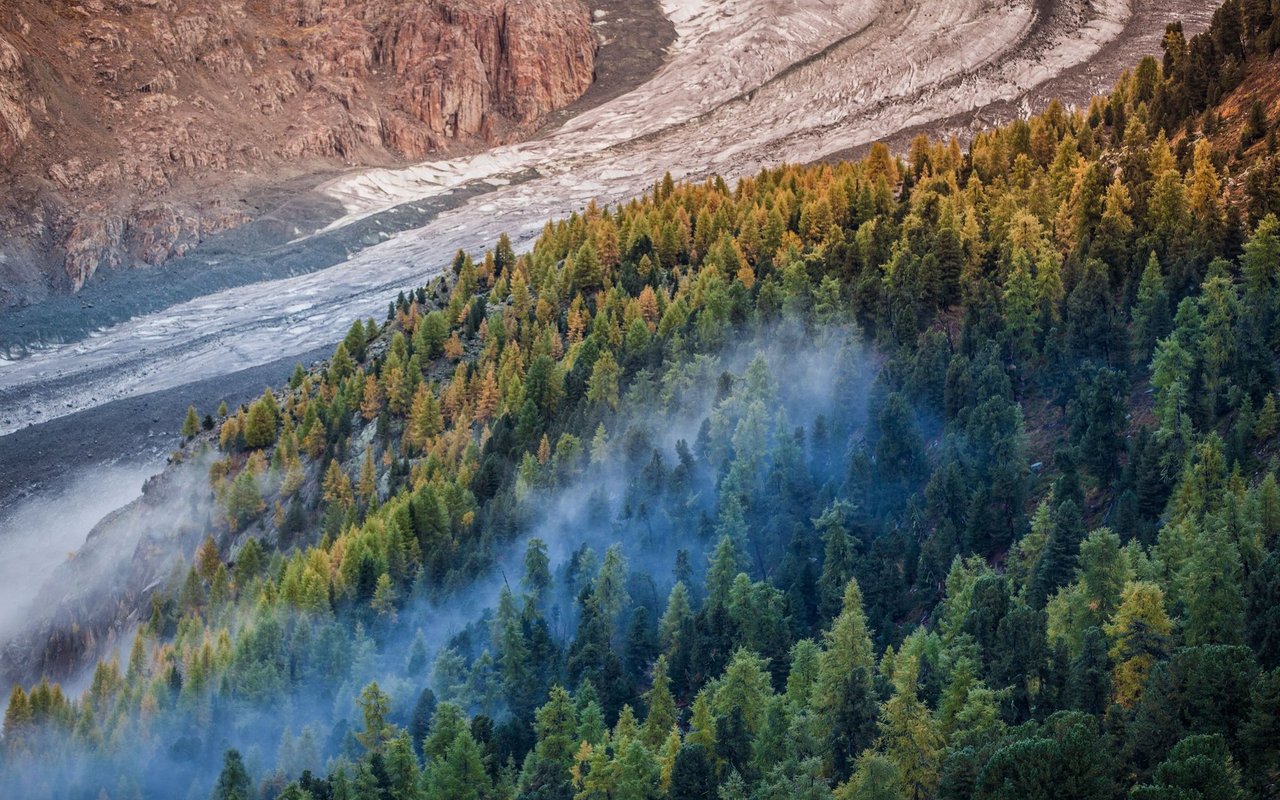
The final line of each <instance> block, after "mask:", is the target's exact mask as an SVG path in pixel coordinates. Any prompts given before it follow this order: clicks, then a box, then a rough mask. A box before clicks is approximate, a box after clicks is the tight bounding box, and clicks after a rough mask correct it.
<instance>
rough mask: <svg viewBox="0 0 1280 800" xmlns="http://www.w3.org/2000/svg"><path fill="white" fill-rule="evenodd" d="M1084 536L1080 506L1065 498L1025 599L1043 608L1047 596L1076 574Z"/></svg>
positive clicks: (1055, 517)
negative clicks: (1077, 558) (1077, 559)
mask: <svg viewBox="0 0 1280 800" xmlns="http://www.w3.org/2000/svg"><path fill="white" fill-rule="evenodd" d="M1084 535H1085V532H1084V521H1083V520H1082V519H1081V518H1080V509H1079V508H1078V507H1077V506H1076V504H1075V503H1073V502H1071V501H1070V500H1064V501H1063V502H1062V503H1060V504H1059V505H1058V508H1057V509H1056V510H1055V511H1054V514H1053V528H1052V530H1051V531H1050V532H1049V539H1048V541H1047V542H1046V543H1045V547H1044V550H1042V551H1041V552H1040V558H1039V559H1038V560H1037V561H1036V566H1035V571H1034V572H1033V573H1032V575H1031V585H1030V587H1029V588H1028V591H1027V601H1028V603H1030V604H1031V606H1032V607H1033V608H1040V607H1043V606H1044V604H1045V602H1047V601H1048V599H1049V596H1050V595H1051V594H1053V592H1054V591H1055V590H1057V588H1058V587H1059V586H1064V585H1066V583H1067V582H1068V581H1069V580H1070V579H1071V577H1072V576H1073V575H1074V574H1075V568H1076V557H1077V555H1078V553H1079V550H1080V543H1081V541H1083V540H1084Z"/></svg>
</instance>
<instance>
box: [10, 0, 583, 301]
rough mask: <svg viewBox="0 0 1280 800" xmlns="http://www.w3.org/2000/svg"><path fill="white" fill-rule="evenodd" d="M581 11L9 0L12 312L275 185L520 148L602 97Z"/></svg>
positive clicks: (478, 0)
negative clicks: (567, 111)
mask: <svg viewBox="0 0 1280 800" xmlns="http://www.w3.org/2000/svg"><path fill="white" fill-rule="evenodd" d="M595 50H596V40H595V36H594V34H593V32H592V30H591V25H590V18H589V11H588V9H587V7H586V5H585V4H584V3H582V2H581V0H427V2H422V0H364V1H362V2H357V0H113V1H112V2H107V1H106V0H13V2H10V3H6V4H5V5H4V6H3V7H0V181H2V182H3V183H4V184H5V185H6V187H7V190H6V191H4V192H2V193H0V305H8V304H12V303H15V302H24V301H27V300H31V299H36V298H38V297H39V296H41V295H42V294H46V293H48V292H51V291H62V290H77V289H79V288H80V287H81V286H83V285H84V283H85V281H86V280H88V279H89V278H90V277H91V276H92V275H93V274H94V273H95V271H97V270H98V269H101V268H104V267H129V266H137V265H146V264H159V263H162V262H163V261H165V260H166V259H168V258H171V257H173V256H175V255H180V254H182V253H184V252H186V251H187V250H188V249H190V248H191V247H192V246H193V245H195V244H196V243H198V242H199V241H200V240H201V238H202V237H203V236H205V235H207V234H209V233H211V232H215V231H218V230H222V229H225V228H227V227H230V226H233V225H236V224H238V223H240V222H243V221H245V220H247V219H249V218H250V217H251V216H252V213H253V209H252V207H251V206H250V205H249V204H247V203H244V202H243V198H244V197H245V196H246V194H247V193H248V192H249V191H250V190H252V189H253V188H254V187H258V186H265V185H268V184H270V183H271V182H272V181H274V180H279V179H281V178H282V177H290V176H296V175H301V174H306V173H308V172H316V171H332V170H334V169H339V168H342V167H345V166H352V165H372V164H390V163H397V162H401V161H405V160H413V159H419V158H422V157H424V156H426V155H428V154H432V153H438V152H443V151H454V150H466V149H475V148H479V147H484V146H491V145H494V144H498V143H502V142H507V141H511V140H513V139H516V138H519V137H520V136H521V135H522V134H526V133H528V132H529V131H531V130H532V129H533V128H534V127H535V126H536V124H537V123H538V121H539V120H540V119H541V118H542V117H543V116H544V115H546V114H547V113H548V112H550V111H553V110H555V109H558V108H561V107H563V106H565V105H567V104H569V103H570V102H572V101H573V100H574V99H576V98H577V97H578V96H579V95H580V94H581V93H582V92H583V91H584V90H585V89H586V88H587V86H588V85H590V83H591V80H592V75H593V68H594V60H595Z"/></svg>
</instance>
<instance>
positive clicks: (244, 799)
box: [6, 726, 253, 800]
mask: <svg viewBox="0 0 1280 800" xmlns="http://www.w3.org/2000/svg"><path fill="white" fill-rule="evenodd" d="M6 728H7V726H6ZM252 797H253V783H252V781H251V780H250V778H249V773H248V771H247V770H245V768H244V761H243V760H242V759H241V757H240V752H239V751H238V750H228V751H226V752H225V753H223V755H222V772H221V773H220V774H219V775H218V782H217V783H216V784H215V785H214V787H213V800H251V798H252Z"/></svg>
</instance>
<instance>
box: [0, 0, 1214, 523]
mask: <svg viewBox="0 0 1280 800" xmlns="http://www.w3.org/2000/svg"><path fill="white" fill-rule="evenodd" d="M1213 5H1214V4H1213V3H1212V2H1211V1H1210V0H1160V2H1157V3H1152V4H1144V5H1142V6H1138V7H1135V6H1133V5H1131V4H1130V3H1129V2H1127V0H1092V1H1087V0H1004V1H1002V2H997V1H996V0H963V2H956V3H947V4H937V3H929V2H925V0H874V2H866V3H848V2H846V3H840V2H827V1H824V0H753V1H752V2H746V1H745V0H698V2H695V3H677V2H674V0H666V2H665V6H666V7H665V12H666V14H667V16H668V18H669V19H670V21H671V23H672V24H673V25H674V27H675V30H676V40H675V42H674V44H673V45H672V46H671V48H670V50H669V51H668V54H667V58H666V60H665V62H663V63H662V64H661V65H660V66H656V65H653V64H649V65H645V64H643V63H641V62H642V61H643V57H642V55H641V51H642V50H643V45H644V43H646V42H648V43H652V42H656V41H658V40H659V39H660V38H661V37H660V36H658V35H657V34H655V32H654V30H653V26H652V25H648V24H637V23H636V22H635V20H628V19H622V18H620V17H617V15H616V14H615V17H606V18H605V19H604V24H603V25H602V30H603V31H605V33H606V35H607V36H608V35H613V34H612V33H611V29H610V25H613V26H615V28H616V29H619V30H627V29H630V31H631V32H630V33H628V34H627V36H629V37H630V39H628V41H629V42H630V44H629V45H628V46H627V47H626V48H621V52H624V53H625V55H624V56H623V58H624V59H639V60H638V61H636V60H633V61H630V62H625V61H624V63H629V64H630V67H629V68H635V69H640V68H651V67H655V66H656V72H655V73H654V74H653V77H652V78H651V79H650V80H649V81H647V82H645V83H643V84H642V85H640V86H634V87H626V86H625V85H623V84H621V83H619V81H621V78H620V77H619V74H621V73H616V72H615V73H609V74H610V75H612V77H608V78H607V80H605V79H602V81H601V84H600V88H598V89H594V90H593V91H594V92H595V95H594V96H591V95H589V96H588V97H587V98H584V100H583V101H582V103H581V105H579V106H577V107H575V108H573V109H571V111H572V112H573V113H574V114H575V115H574V116H572V117H571V118H570V119H568V120H567V121H565V122H564V123H563V124H561V125H560V126H559V127H558V128H556V129H555V130H552V131H550V132H548V133H546V134H545V135H544V136H542V137H541V138H539V139H537V140H535V141H532V142H527V143H524V144H520V145H515V146H510V147H504V148H498V149H496V150H493V151H490V152H488V153H484V154H481V155H477V156H473V157H469V158H464V159H457V160H445V161H439V162H432V163H428V164H423V165H419V166H416V167H411V168H408V169H402V170H375V171H369V172H364V173H360V174H355V175H350V176H343V177H339V178H337V179H335V180H332V181H330V182H328V183H327V184H325V185H324V186H322V187H321V189H320V192H321V195H319V196H313V197H314V199H313V200H312V201H309V202H310V203H311V205H305V207H303V208H301V209H300V210H299V208H298V206H297V205H296V204H295V205H294V206H293V209H294V211H295V212H296V213H297V214H298V215H299V218H298V219H294V220H292V222H291V224H298V225H301V226H304V229H305V224H306V223H308V222H311V223H312V224H315V223H314V219H315V217H314V215H316V214H319V215H321V218H322V219H331V218H332V217H333V216H336V215H338V214H341V217H340V218H338V219H337V220H336V221H333V222H332V223H331V224H329V225H328V228H327V229H326V231H325V232H321V233H318V234H316V235H313V236H311V237H306V238H303V239H301V240H298V241H294V242H291V243H288V244H284V245H281V244H279V243H276V244H275V245H274V246H273V247H270V248H264V250H263V251H262V253H261V255H259V256H257V257H255V254H254V253H253V252H249V251H251V250H252V247H251V246H249V247H248V248H247V250H246V246H245V245H244V243H241V244H240V247H239V251H240V256H242V257H243V264H242V265H241V266H242V269H241V273H238V277H237V276H233V278H232V279H231V283H232V284H233V285H232V287H231V288H225V289H221V290H219V291H209V293H207V294H205V293H203V292H202V290H201V284H200V282H199V281H200V278H199V277H197V278H195V279H192V280H191V282H189V284H188V288H189V290H190V292H191V294H190V295H189V296H188V297H186V298H181V301H180V302H173V301H166V302H173V304H172V305H170V306H169V307H167V308H162V309H161V310H155V309H156V306H146V305H145V304H144V305H143V306H142V307H141V308H140V309H135V310H133V311H129V312H128V313H129V314H134V316H132V317H131V318H127V319H126V321H123V322H119V323H118V324H114V325H112V326H110V327H106V328H103V329H100V330H96V331H93V332H92V333H90V334H89V335H88V336H87V337H85V338H83V339H82V340H80V341H74V342H71V343H68V344H64V345H59V346H54V347H49V348H47V349H42V350H37V351H36V352H34V354H32V355H30V356H29V357H26V358H22V359H18V360H14V361H6V360H0V518H2V517H3V515H4V509H5V507H6V506H8V505H10V504H11V503H12V502H13V501H14V500H15V499H16V498H17V497H19V496H24V495H32V494H34V495H42V494H46V493H48V492H51V491H53V490H54V489H55V488H56V485H57V481H58V480H59V479H60V477H61V476H62V475H63V474H64V471H65V467H66V465H68V464H85V463H109V462H112V461H115V460H117V459H120V458H122V457H123V458H126V459H134V458H138V459H141V460H143V461H144V462H147V463H159V462H160V461H162V459H163V456H164V454H165V453H166V452H167V450H168V447H169V445H170V443H171V439H172V438H174V437H176V430H177V426H178V424H179V422H180V419H181V413H182V411H183V410H184V409H185V408H186V406H187V405H188V404H189V403H195V404H196V405H197V406H198V407H199V408H200V411H201V413H205V412H206V411H208V410H211V406H213V405H216V403H217V402H218V401H219V400H220V399H223V398H226V399H228V400H232V401H235V400H237V399H240V398H241V397H247V396H250V395H252V394H254V393H256V392H257V391H259V390H260V389H261V387H262V386H263V385H264V384H270V383H278V382H280V381H281V380H282V379H283V378H284V376H285V375H286V374H287V372H288V371H289V369H291V367H292V365H293V364H294V363H295V362H296V361H299V360H301V361H306V360H307V359H308V358H310V357H313V356H314V354H316V353H319V352H324V351H327V350H328V349H330V348H331V346H332V344H333V342H335V341H336V340H337V339H338V338H339V337H340V336H341V334H342V332H343V331H345V329H346V328H347V326H348V325H349V324H350V321H351V320H352V319H353V318H355V317H357V316H359V317H364V316H374V317H377V318H381V316H382V315H383V313H384V312H385V309H386V304H387V301H388V300H389V299H390V298H391V297H393V296H394V295H395V293H396V292H397V291H398V290H400V289H402V288H404V287H406V286H413V285H418V284H421V283H422V282H424V280H425V278H426V277H427V276H429V275H431V274H433V273H436V272H438V271H439V270H440V269H442V268H443V267H444V265H445V264H446V263H447V262H448V260H449V259H450V258H451V255H452V253H453V252H454V251H455V250H456V249H458V248H465V249H469V250H474V249H477V248H479V247H481V246H483V245H484V244H486V243H489V242H492V241H493V240H494V239H495V238H496V237H497V235H498V233H499V232H502V231H507V232H509V233H510V234H511V235H512V236H513V238H514V239H516V241H517V245H519V244H520V243H523V242H528V241H529V240H530V239H531V238H532V236H533V235H535V234H536V233H537V232H538V231H539V230H540V229H541V226H542V224H543V222H545V221H546V220H547V219H548V218H553V217H558V216H562V215H565V214H568V213H570V212H572V211H574V210H577V209H579V208H582V207H583V206H585V205H586V204H587V203H589V202H591V201H595V202H599V203H614V202H618V201H621V200H624V199H626V198H629V197H632V196H635V195H637V194H639V193H642V192H644V191H645V190H646V189H648V188H649V187H650V186H651V185H652V184H653V183H654V182H655V181H656V180H658V179H659V178H660V177H661V176H662V174H663V173H664V172H665V171H667V170H670V171H671V172H672V174H673V175H675V176H676V177H677V178H699V177H702V176H705V175H708V174H711V173H718V174H721V175H724V176H725V177H726V178H733V177H737V176H741V175H745V174H750V173H753V172H755V171H757V170H759V169H760V168H762V167H765V166H769V165H773V164H777V163H781V162H808V161H814V160H819V159H822V158H824V157H829V156H830V155H831V154H834V153H842V152H849V151H850V150H851V149H855V148H858V147H859V146H863V145H865V144H866V143H868V142H870V141H873V140H877V139H885V138H888V139H890V140H893V141H903V137H905V136H907V135H909V134H911V133H914V132H916V131H919V130H926V131H930V132H955V133H960V134H963V133H964V132H965V131H966V130H968V129H970V128H971V127H972V126H976V125H986V124H990V123H992V122H995V121H999V120H1001V119H1007V118H1009V117H1011V116H1014V115H1016V114H1020V113H1023V112H1025V111H1027V110H1028V109H1030V108H1035V107H1038V106H1039V105H1041V104H1042V103H1043V102H1044V101H1045V100H1046V98H1047V97H1050V96H1057V97H1061V98H1062V99H1064V100H1065V101H1067V102H1075V103H1084V102H1086V101H1087V98H1088V97H1089V96H1090V95H1091V94H1093V93H1094V92H1096V91H1098V90H1100V89H1102V88H1103V87H1105V86H1107V85H1110V83H1111V82H1112V81H1113V80H1114V79H1115V77H1116V76H1117V75H1118V74H1119V72H1120V71H1121V70H1122V69H1124V68H1126V67H1127V66H1129V65H1131V64H1132V63H1134V61H1136V59H1137V58H1138V57H1139V56H1140V55H1141V54H1143V53H1147V52H1158V49H1159V39H1160V35H1161V33H1162V32H1163V29H1164V25H1165V24H1166V22H1168V21H1169V20H1172V19H1175V18H1180V19H1182V20H1184V23H1185V25H1186V28H1187V29H1188V32H1194V31H1196V30H1200V29H1202V28H1203V27H1205V26H1206V25H1207V22H1208V17H1209V15H1210V14H1211V12H1212V8H1213ZM620 8H621V6H620ZM619 13H620V12H619ZM637 36H639V37H640V38H639V39H636V37H637ZM623 38H625V37H623ZM604 69H605V68H604V67H602V70H604ZM602 74H604V73H602ZM606 77H607V76H606ZM624 90H625V91H624ZM593 102H594V103H598V105H594V106H593V105H592V103H593ZM287 205H288V204H282V206H287ZM339 206H340V207H341V210H338V208H339ZM325 215H327V216H325ZM321 224H323V223H321ZM250 245H251V242H250ZM348 256H349V257H348ZM209 257H210V256H209V253H208V251H197V252H196V254H195V255H194V257H193V258H192V259H189V260H191V261H192V266H191V269H192V270H195V274H197V275H198V274H199V267H200V266H201V264H200V263H199V262H200V259H202V258H209ZM203 266H204V267H206V268H209V267H211V266H213V265H203ZM129 277H130V279H131V281H132V282H133V284H134V285H131V286H130V287H129V288H130V290H133V291H136V290H137V289H138V287H139V286H141V287H143V288H145V284H146V283H147V282H148V280H150V279H151V278H152V276H149V275H145V274H142V273H139V274H137V275H131V276H129ZM264 279H267V280H264ZM253 281H257V282H253ZM235 283H242V284H244V285H234V284H235ZM81 302H82V301H81V300H73V301H69V303H71V304H74V305H75V306H80V305H81ZM59 313H61V314H64V316H65V317H66V318H68V319H70V318H73V317H78V316H81V315H83V316H85V317H86V318H88V319H93V318H94V317H93V316H92V315H94V314H95V313H97V312H96V311H95V310H94V309H89V308H81V309H78V311H77V309H72V308H71V307H70V305H69V306H68V308H67V309H62V310H59ZM0 322H5V324H9V325H10V326H14V325H15V324H20V323H15V322H14V319H13V318H12V317H11V318H10V319H9V320H8V321H7V322H6V321H3V320H0ZM70 327H72V328H74V324H71V325H70ZM10 333H13V331H10ZM81 335H83V334H81ZM68 336H71V337H74V336H75V331H74V330H72V331H70V332H69V333H68ZM139 442H142V443H143V444H141V445H139ZM139 448H141V449H139ZM2 524H3V523H2V522H0V525H2ZM0 536H3V529H2V528H0Z"/></svg>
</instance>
